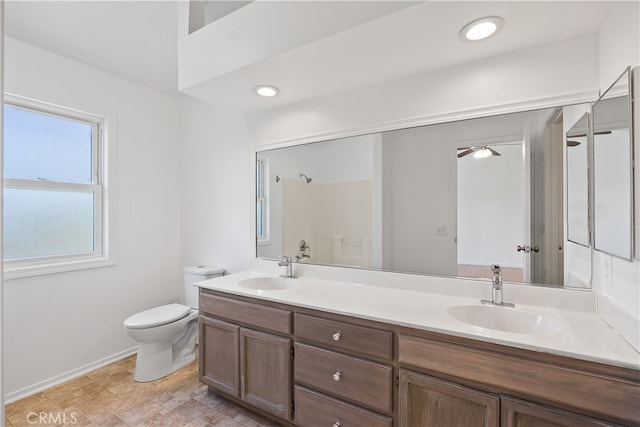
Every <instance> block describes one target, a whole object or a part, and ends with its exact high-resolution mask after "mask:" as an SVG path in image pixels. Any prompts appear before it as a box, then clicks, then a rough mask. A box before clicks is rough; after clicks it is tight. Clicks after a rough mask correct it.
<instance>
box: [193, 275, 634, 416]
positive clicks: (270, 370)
mask: <svg viewBox="0 0 640 427" xmlns="http://www.w3.org/2000/svg"><path fill="white" fill-rule="evenodd" d="M382 274H383V275H384V273H382ZM404 276H406V277H403V275H398V274H396V275H389V276H388V279H389V284H388V286H387V285H385V284H381V283H374V282H375V281H373V282H368V283H367V284H364V283H354V282H352V281H334V280H326V279H318V278H313V277H311V276H307V275H304V276H303V277H298V278H282V277H279V276H278V275H277V273H275V272H274V271H273V270H251V271H246V272H242V273H237V274H232V275H229V276H224V277H221V278H217V279H212V280H208V281H203V282H200V283H199V284H198V285H199V286H200V315H201V321H200V379H201V381H202V382H204V383H206V384H207V385H208V386H209V388H210V389H211V390H214V391H216V392H218V393H221V395H223V396H225V397H227V398H230V399H231V400H234V401H236V402H237V403H240V404H242V405H244V406H247V407H249V408H251V409H253V410H256V411H257V412H260V413H262V414H264V415H267V416H269V417H271V418H272V419H274V420H276V421H278V422H279V423H282V424H285V425H286V424H293V425H300V426H329V427H331V426H333V427H348V426H372V427H374V426H380V427H382V426H423V425H435V426H449V425H463V426H473V425H478V426H498V425H501V426H533V425H543V426H548V425H554V426H555V425H566V426H575V425H581V426H591V425H593V426H596V425H598V426H599V425H638V424H639V423H640V403H639V402H640V371H639V369H640V354H639V353H638V352H637V351H636V350H635V349H634V348H633V347H632V346H631V345H629V344H628V343H627V342H625V341H624V339H622V338H621V337H620V336H619V335H618V334H617V333H616V332H615V331H614V330H613V329H611V328H610V327H609V326H608V325H607V324H606V323H605V322H604V321H602V320H601V319H600V318H599V317H598V316H597V315H596V313H595V299H594V296H593V294H592V293H589V292H577V291H567V290H558V289H545V288H532V287H523V286H507V287H506V289H505V294H504V297H505V301H508V302H512V303H515V307H514V308H508V307H500V306H492V305H483V304H481V303H480V300H481V298H482V297H486V296H487V295H489V294H490V291H491V284H490V283H487V284H485V283H479V282H477V281H470V280H463V279H454V278H443V277H440V278H439V277H427V276H423V277H417V276H411V275H404ZM394 278H395V279H394ZM382 281H383V282H384V277H383V280H382ZM568 300H571V302H570V303H569V302H568ZM559 307H563V309H562V310H560V309H559Z"/></svg>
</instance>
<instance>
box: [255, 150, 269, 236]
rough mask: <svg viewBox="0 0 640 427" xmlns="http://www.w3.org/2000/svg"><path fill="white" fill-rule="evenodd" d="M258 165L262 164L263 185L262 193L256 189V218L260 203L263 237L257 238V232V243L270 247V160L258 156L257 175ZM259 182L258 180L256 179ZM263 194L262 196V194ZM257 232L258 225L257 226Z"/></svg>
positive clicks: (261, 180)
mask: <svg viewBox="0 0 640 427" xmlns="http://www.w3.org/2000/svg"><path fill="white" fill-rule="evenodd" d="M258 163H260V164H262V167H261V170H262V177H261V179H260V182H261V183H262V191H259V190H258V188H257V187H256V203H255V206H256V208H255V209H256V218H257V217H258V215H257V209H258V208H257V204H258V201H261V202H262V205H261V206H262V236H260V237H259V236H257V232H256V241H257V244H258V245H268V244H271V240H270V235H269V159H267V158H266V157H262V156H256V174H257V173H258V170H257V169H258V168H257V165H258ZM256 182H257V179H256ZM260 193H262V194H260ZM256 231H257V224H256Z"/></svg>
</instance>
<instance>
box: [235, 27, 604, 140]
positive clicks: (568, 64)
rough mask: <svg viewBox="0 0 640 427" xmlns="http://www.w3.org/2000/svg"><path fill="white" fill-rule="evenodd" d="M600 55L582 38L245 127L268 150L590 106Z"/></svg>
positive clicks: (265, 116)
mask: <svg viewBox="0 0 640 427" xmlns="http://www.w3.org/2000/svg"><path fill="white" fill-rule="evenodd" d="M597 48H598V39H597V36H596V35H595V34H594V35H588V36H583V37H579V38H574V39H570V40H566V41H564V42H558V43H554V44H551V45H546V46H540V47H535V48H531V49H524V50H521V51H517V52H513V53H510V54H505V55H500V56H495V57H492V58H487V59H484V60H482V61H475V62H471V63H466V64H462V65H458V66H453V67H450V68H446V69H442V70H437V71H432V72H429V73H425V74H420V75H417V76H414V77H410V78H406V79H403V80H398V81H393V82H390V83H387V84H383V85H379V86H376V87H370V88H365V89H359V90H355V91H351V92H347V93H342V94H338V95H335V96H330V97H327V98H323V99H318V100H314V101H309V102H303V103H298V104H294V105H290V106H287V107H282V108H274V109H271V110H265V111H259V112H254V113H251V114H248V115H247V121H248V123H249V126H250V129H251V134H252V137H253V139H254V140H255V142H256V143H257V144H269V143H278V142H283V141H300V140H309V139H311V140H322V139H330V138H333V137H336V136H338V135H342V136H344V134H345V133H350V134H360V133H363V132H364V131H366V132H367V133H368V132H370V131H372V130H386V129H397V128H401V127H406V126H407V125H416V124H426V123H439V122H442V121H445V120H455V119H458V118H461V117H465V118H468V117H472V116H486V115H489V114H492V113H501V112H505V111H514V110H522V109H529V108H531V107H546V106H549V105H559V104H566V103H569V102H581V101H590V100H593V99H594V97H595V96H596V94H597V87H598V51H597ZM576 70H580V72H576Z"/></svg>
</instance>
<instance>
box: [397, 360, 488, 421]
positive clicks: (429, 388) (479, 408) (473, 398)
mask: <svg viewBox="0 0 640 427" xmlns="http://www.w3.org/2000/svg"><path fill="white" fill-rule="evenodd" d="M398 406H399V412H400V413H399V425H400V426H401V427H404V426H406V427H413V426H422V427H429V426H465V427H472V426H478V427H497V426H498V422H499V407H500V398H499V396H496V395H493V394H490V393H484V392H480V391H477V390H473V389H470V388H467V387H463V386H460V385H458V384H455V383H451V382H447V381H442V380H439V379H436V378H431V377H428V376H426V375H421V374H416V373H413V372H410V371H406V370H404V369H401V370H400V395H399V398H398Z"/></svg>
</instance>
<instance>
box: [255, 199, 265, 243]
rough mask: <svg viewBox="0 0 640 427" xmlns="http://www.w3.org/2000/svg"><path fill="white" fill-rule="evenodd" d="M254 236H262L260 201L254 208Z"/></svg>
mask: <svg viewBox="0 0 640 427" xmlns="http://www.w3.org/2000/svg"><path fill="white" fill-rule="evenodd" d="M256 235H257V236H258V237H262V236H263V235H264V234H263V231H262V202H261V201H260V200H258V203H257V206H256Z"/></svg>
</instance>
